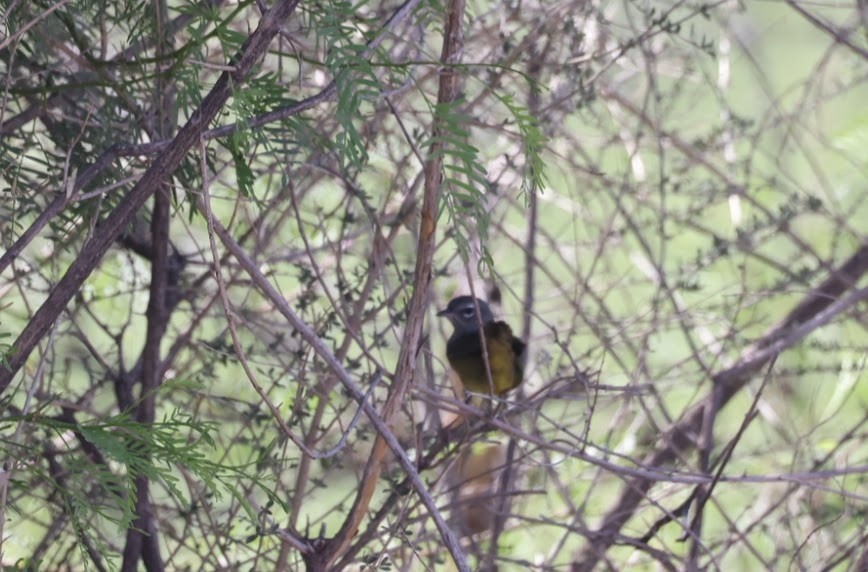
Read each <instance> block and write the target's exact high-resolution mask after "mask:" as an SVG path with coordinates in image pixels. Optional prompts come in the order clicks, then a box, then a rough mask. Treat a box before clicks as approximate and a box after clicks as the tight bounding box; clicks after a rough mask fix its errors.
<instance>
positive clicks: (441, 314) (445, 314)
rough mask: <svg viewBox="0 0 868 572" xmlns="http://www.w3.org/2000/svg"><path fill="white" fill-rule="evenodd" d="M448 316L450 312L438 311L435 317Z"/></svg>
mask: <svg viewBox="0 0 868 572" xmlns="http://www.w3.org/2000/svg"><path fill="white" fill-rule="evenodd" d="M449 314H451V312H450V311H449V310H440V311H439V312H437V315H438V316H441V317H442V316H448V315H449Z"/></svg>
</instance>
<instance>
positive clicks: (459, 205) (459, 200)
mask: <svg viewBox="0 0 868 572" xmlns="http://www.w3.org/2000/svg"><path fill="white" fill-rule="evenodd" d="M461 106H462V102H460V101H457V102H451V103H440V104H437V105H435V107H434V124H435V125H438V126H439V132H438V133H437V134H435V135H433V136H432V137H431V138H430V139H428V140H427V141H426V142H425V143H424V146H425V147H433V146H435V145H436V152H435V154H434V155H435V156H440V157H441V158H442V160H443V203H442V204H443V208H445V210H446V212H447V213H448V214H449V221H450V222H451V223H452V225H453V226H454V227H455V229H456V232H455V233H454V234H453V235H452V238H453V240H455V244H456V246H457V247H458V252H459V254H460V255H461V257H462V258H463V259H464V260H467V259H468V258H469V256H470V242H469V238H468V237H470V236H473V235H478V236H479V240H480V243H481V244H482V249H483V254H482V257H481V260H480V268H479V270H480V272H487V271H488V270H490V269H491V266H492V260H491V254H490V253H489V251H488V248H487V245H488V225H489V221H490V218H489V217H490V215H489V212H488V209H487V208H486V207H487V205H486V200H487V196H488V194H489V192H490V191H491V185H490V184H489V182H488V179H487V178H486V170H485V167H484V166H483V165H482V163H481V162H480V161H479V149H477V148H476V147H474V146H473V145H471V144H470V143H468V140H469V139H470V132H469V131H468V130H467V129H466V128H465V127H463V125H468V124H469V123H470V118H469V117H468V116H467V115H465V114H462V112H461Z"/></svg>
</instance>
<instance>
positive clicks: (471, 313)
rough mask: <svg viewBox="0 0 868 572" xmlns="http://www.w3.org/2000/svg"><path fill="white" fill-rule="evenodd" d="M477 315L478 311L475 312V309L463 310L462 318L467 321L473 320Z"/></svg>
mask: <svg viewBox="0 0 868 572" xmlns="http://www.w3.org/2000/svg"><path fill="white" fill-rule="evenodd" d="M475 315H476V310H474V309H473V308H464V309H463V310H461V317H462V318H464V319H465V320H469V319H471V318H473V317H474V316H475Z"/></svg>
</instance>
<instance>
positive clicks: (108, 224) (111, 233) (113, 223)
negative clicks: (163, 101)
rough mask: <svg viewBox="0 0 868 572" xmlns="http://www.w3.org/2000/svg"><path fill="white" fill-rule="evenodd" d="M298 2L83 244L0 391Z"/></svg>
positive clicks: (244, 53) (282, 4)
mask: <svg viewBox="0 0 868 572" xmlns="http://www.w3.org/2000/svg"><path fill="white" fill-rule="evenodd" d="M298 2H299V0H279V1H278V2H277V4H275V6H274V8H272V9H271V10H269V11H268V12H267V13H266V14H265V15H264V16H263V17H262V20H260V22H259V27H258V28H257V29H256V31H254V32H253V34H251V36H250V37H249V38H248V39H247V41H246V42H245V43H244V45H243V46H242V47H241V51H240V56H239V57H238V60H237V64H236V65H235V67H234V70H233V71H231V72H228V71H227V72H223V73H222V74H221V75H220V78H219V79H218V80H217V82H216V83H215V84H214V87H213V88H212V89H211V91H210V92H209V93H208V95H207V96H206V97H205V99H204V100H203V101H202V105H201V106H200V107H199V109H197V110H196V112H194V113H193V115H192V116H191V117H190V119H189V120H188V121H187V123H186V124H185V125H184V127H182V128H181V130H180V131H179V132H178V135H177V136H176V137H175V138H174V139H173V140H172V142H171V143H169V145H168V146H167V147H166V148H165V149H164V150H163V151H162V152H161V153H160V154H159V155H158V156H157V157H156V158H155V160H154V162H153V163H152V164H151V166H150V167H149V168H148V170H147V171H145V173H144V175H142V178H141V179H140V180H139V182H138V183H137V184H136V185H135V186H134V187H133V188H132V189H131V190H130V192H129V193H128V194H127V196H125V197H124V199H123V200H122V201H121V202H120V203H119V204H118V206H117V207H116V208H115V210H114V211H112V213H111V214H110V215H109V216H108V218H106V220H105V222H104V223H103V224H102V225H100V227H99V228H98V229H97V230H96V232H95V233H94V235H93V238H91V240H90V241H88V243H87V244H85V246H84V248H82V250H81V253H80V255H79V256H78V258H76V259H75V260H74V261H73V263H72V264H71V265H70V267H69V269H68V270H67V271H66V274H64V275H63V278H61V279H60V281H59V282H58V283H57V286H55V288H54V290H52V291H51V293H50V294H49V295H48V297H47V298H46V299H45V302H43V304H42V306H40V307H39V310H37V311H36V313H35V314H34V315H33V318H32V319H31V320H30V322H29V323H28V324H27V326H26V327H25V328H24V331H22V332H21V334H20V335H19V336H18V339H16V340H15V344H14V350H13V353H12V354H11V355H10V356H9V359H8V364H9V366H8V369H7V368H0V394H2V393H3V392H5V391H6V388H7V387H9V384H10V383H11V382H12V378H13V377H14V376H15V374H16V373H17V372H18V370H19V369H20V368H21V366H22V365H24V362H25V361H27V358H28V357H29V356H30V352H32V351H33V348H34V347H36V344H37V343H39V340H41V339H42V338H43V337H44V336H45V334H46V333H47V332H48V329H49V328H50V327H51V324H52V323H53V322H54V320H55V319H57V317H58V316H59V315H60V314H61V312H63V311H64V309H65V308H66V305H67V304H68V303H69V301H70V300H71V299H72V297H73V296H74V295H75V293H76V292H78V290H79V289H80V288H81V285H82V284H83V283H84V281H85V280H87V277H88V276H89V275H90V273H91V272H93V270H94V268H96V266H97V265H98V264H99V262H100V260H101V259H102V257H103V256H104V255H105V253H106V252H107V251H108V249H109V247H110V246H111V244H112V243H113V242H114V241H115V239H116V238H117V237H118V235H119V234H120V233H121V231H122V230H123V229H124V228H125V227H126V225H127V224H129V222H130V221H131V220H132V218H133V216H135V214H136V212H137V211H138V210H139V209H140V208H141V207H142V205H144V203H145V201H146V200H147V199H148V197H150V196H151V195H152V194H153V193H154V191H156V190H157V188H158V187H159V185H160V184H161V183H164V182H166V181H167V180H168V179H169V177H170V176H171V175H172V173H173V172H174V171H175V169H177V168H178V165H179V164H180V163H181V160H182V159H183V158H184V156H185V155H186V154H187V152H188V151H189V149H190V148H191V147H192V146H193V145H194V144H196V143H197V142H198V140H199V137H200V136H201V134H202V132H203V131H204V130H205V128H206V127H207V126H208V123H210V122H211V121H212V120H213V119H214V117H216V115H217V113H218V112H219V111H220V109H221V108H222V107H223V106H224V105H225V104H226V101H227V100H228V99H229V96H231V95H232V91H233V90H234V89H236V88H237V87H238V86H239V85H241V84H242V83H243V82H244V80H245V79H247V76H248V75H249V74H250V71H251V70H252V68H253V66H254V65H255V64H256V63H257V62H258V61H259V59H260V58H261V56H262V54H264V53H265V50H266V49H267V48H268V45H269V43H270V42H271V39H272V38H273V37H274V36H275V34H277V30H278V28H279V27H280V25H281V24H282V23H283V21H284V20H285V19H286V18H287V17H289V15H290V14H291V13H292V11H293V10H294V9H295V7H296V5H298Z"/></svg>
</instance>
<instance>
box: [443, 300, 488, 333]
mask: <svg viewBox="0 0 868 572" xmlns="http://www.w3.org/2000/svg"><path fill="white" fill-rule="evenodd" d="M477 302H478V303H479V317H480V318H482V323H483V324H487V323H488V322H493V321H494V315H493V314H492V313H491V308H489V307H488V304H486V303H485V302H483V301H482V300H477ZM437 315H438V316H443V317H445V318H448V319H449V321H450V322H452V325H453V326H455V333H463V332H475V331H477V330H478V329H479V322H477V320H476V305H475V304H474V303H473V296H459V297H458V298H453V299H452V300H451V301H450V302H449V304H448V305H447V306H446V309H445V310H441V311H439V312H437Z"/></svg>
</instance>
